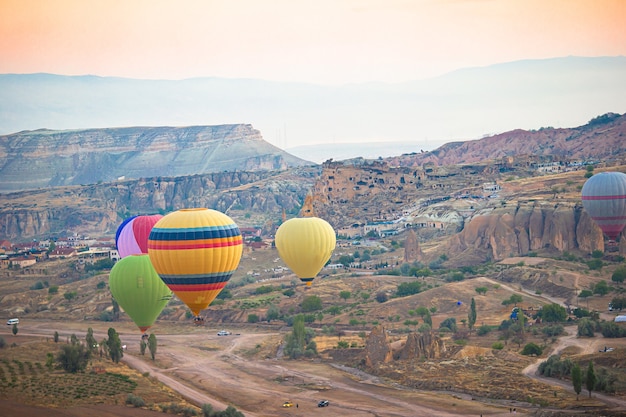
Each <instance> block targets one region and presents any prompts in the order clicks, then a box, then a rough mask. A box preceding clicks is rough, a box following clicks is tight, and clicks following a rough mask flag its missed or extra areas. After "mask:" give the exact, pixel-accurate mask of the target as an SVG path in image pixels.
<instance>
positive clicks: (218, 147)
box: [0, 124, 310, 192]
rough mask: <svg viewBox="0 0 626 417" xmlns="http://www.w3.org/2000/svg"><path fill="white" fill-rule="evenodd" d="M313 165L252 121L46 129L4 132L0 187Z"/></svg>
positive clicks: (0, 145) (26, 187)
mask: <svg viewBox="0 0 626 417" xmlns="http://www.w3.org/2000/svg"><path fill="white" fill-rule="evenodd" d="M308 164H310V163H308V162H306V161H304V160H302V159H299V158H297V157H295V156H293V155H290V154H288V153H286V152H284V151H282V150H280V149H278V148H276V147H275V146H273V145H271V144H270V143H268V142H266V141H265V140H263V137H262V136H261V133H260V132H259V131H258V130H256V129H254V128H252V126H251V125H247V124H235V125H220V126H191V127H127V128H108V129H85V130H63V131H57V130H47V129H42V130H35V131H23V132H19V133H14V134H11V135H5V136H0V192H12V191H19V190H29V189H31V190H32V189H37V188H45V187H56V186H63V185H79V184H95V183H98V182H111V181H115V180H118V179H138V178H150V177H177V176H184V175H196V174H205V173H210V172H222V171H244V170H245V171H258V170H276V169H286V168H288V167H295V166H303V165H308Z"/></svg>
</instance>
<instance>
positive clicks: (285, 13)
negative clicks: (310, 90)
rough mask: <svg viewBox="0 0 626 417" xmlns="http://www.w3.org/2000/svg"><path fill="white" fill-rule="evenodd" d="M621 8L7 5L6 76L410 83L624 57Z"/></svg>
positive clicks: (558, 2)
mask: <svg viewBox="0 0 626 417" xmlns="http://www.w3.org/2000/svg"><path fill="white" fill-rule="evenodd" d="M625 28H626V1H623V0H506V1H504V0H315V1H304V0H181V1H171V0H89V1H85V0H54V1H50V0H0V73H35V72H48V73H55V74H66V75H82V74H93V75H101V76H119V77H132V78H159V79H182V78H190V77H228V78H259V79H266V80H277V81H306V82H315V83H325V84H335V83H346V82H366V81H387V82H400V81H406V80H414V79H420V78H425V77H430V76H434V75H440V74H443V73H445V72H449V71H452V70H455V69H458V68H462V67H471V66H485V65H490V64H495V63H501V62H508V61H515V60H520V59H540V58H551V57H562V56H568V55H575V56H616V55H626V29H625Z"/></svg>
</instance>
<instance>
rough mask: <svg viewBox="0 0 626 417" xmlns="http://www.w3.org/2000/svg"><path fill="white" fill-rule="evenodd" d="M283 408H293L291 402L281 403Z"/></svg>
mask: <svg viewBox="0 0 626 417" xmlns="http://www.w3.org/2000/svg"><path fill="white" fill-rule="evenodd" d="M283 407H285V408H289V407H293V403H292V402H291V401H285V402H284V403H283Z"/></svg>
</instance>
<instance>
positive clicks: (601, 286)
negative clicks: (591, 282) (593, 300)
mask: <svg viewBox="0 0 626 417" xmlns="http://www.w3.org/2000/svg"><path fill="white" fill-rule="evenodd" d="M593 293H594V294H598V295H606V294H608V293H609V285H608V284H607V283H606V281H599V282H598V283H596V285H595V286H594V287H593Z"/></svg>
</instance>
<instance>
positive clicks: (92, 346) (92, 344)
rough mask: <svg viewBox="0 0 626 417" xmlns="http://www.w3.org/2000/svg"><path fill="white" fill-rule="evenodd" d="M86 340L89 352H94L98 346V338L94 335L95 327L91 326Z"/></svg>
mask: <svg viewBox="0 0 626 417" xmlns="http://www.w3.org/2000/svg"><path fill="white" fill-rule="evenodd" d="M85 341H86V342H87V349H88V350H89V352H93V351H95V350H96V348H97V347H98V342H97V341H96V338H95V337H93V329H92V328H91V327H90V328H88V329H87V336H86V337H85Z"/></svg>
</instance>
